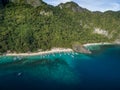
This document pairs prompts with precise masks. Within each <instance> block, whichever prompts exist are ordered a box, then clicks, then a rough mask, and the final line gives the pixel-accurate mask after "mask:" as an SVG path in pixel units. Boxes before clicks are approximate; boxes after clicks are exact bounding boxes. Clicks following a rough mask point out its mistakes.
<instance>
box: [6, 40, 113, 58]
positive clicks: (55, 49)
mask: <svg viewBox="0 0 120 90" xmlns="http://www.w3.org/2000/svg"><path fill="white" fill-rule="evenodd" d="M94 45H115V43H108V42H101V43H87V44H83V45H82V46H83V47H85V48H86V47H89V46H94ZM61 52H74V50H73V49H71V48H52V49H51V50H47V51H38V52H27V53H6V54H5V56H35V55H45V54H52V53H61Z"/></svg>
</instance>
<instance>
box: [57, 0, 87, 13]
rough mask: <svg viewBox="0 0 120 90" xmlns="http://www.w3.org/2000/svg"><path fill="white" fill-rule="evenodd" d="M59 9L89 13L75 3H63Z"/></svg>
mask: <svg viewBox="0 0 120 90" xmlns="http://www.w3.org/2000/svg"><path fill="white" fill-rule="evenodd" d="M58 7H59V8H60V9H63V8H66V9H70V10H72V11H73V12H83V11H88V10H87V9H85V8H82V7H80V6H79V5H78V4H77V3H75V2H73V1H71V2H67V3H61V4H59V5H58Z"/></svg>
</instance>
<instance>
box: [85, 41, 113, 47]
mask: <svg viewBox="0 0 120 90" xmlns="http://www.w3.org/2000/svg"><path fill="white" fill-rule="evenodd" d="M114 44H115V43H107V42H101V43H88V44H84V45H83V46H84V47H88V46H94V45H114Z"/></svg>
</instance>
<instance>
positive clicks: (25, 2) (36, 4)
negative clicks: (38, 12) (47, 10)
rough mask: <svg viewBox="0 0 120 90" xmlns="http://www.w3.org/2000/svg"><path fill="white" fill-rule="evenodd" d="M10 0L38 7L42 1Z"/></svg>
mask: <svg viewBox="0 0 120 90" xmlns="http://www.w3.org/2000/svg"><path fill="white" fill-rule="evenodd" d="M10 1H11V2H13V3H20V4H30V5H31V6H33V7H38V6H40V5H41V4H42V3H43V2H42V0H10Z"/></svg>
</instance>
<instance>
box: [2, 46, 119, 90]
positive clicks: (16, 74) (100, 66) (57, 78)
mask: <svg viewBox="0 0 120 90" xmlns="http://www.w3.org/2000/svg"><path fill="white" fill-rule="evenodd" d="M7 89H8V90H10V89H11V90H28V89H29V90H46V89H48V90H56V89H57V90H58V89H60V90H61V89H64V90H91V89H92V90H119V89H120V46H101V47H100V48H99V50H93V54H91V55H85V54H78V53H57V54H49V55H45V56H31V57H22V58H18V57H0V90H7Z"/></svg>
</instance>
